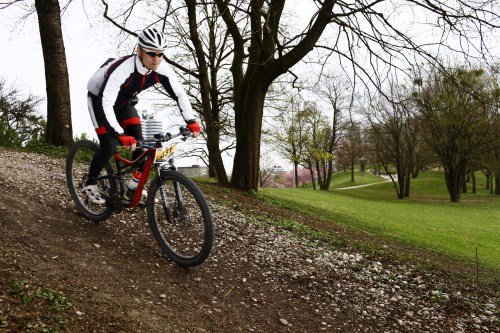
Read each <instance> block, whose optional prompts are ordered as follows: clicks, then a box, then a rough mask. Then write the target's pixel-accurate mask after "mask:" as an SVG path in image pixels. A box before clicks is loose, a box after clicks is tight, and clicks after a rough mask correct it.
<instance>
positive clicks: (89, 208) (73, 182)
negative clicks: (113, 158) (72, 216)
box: [66, 140, 117, 222]
mask: <svg viewBox="0 0 500 333" xmlns="http://www.w3.org/2000/svg"><path fill="white" fill-rule="evenodd" d="M98 150H99V145H98V144H97V143H95V142H92V141H89V140H80V141H76V142H75V143H74V144H73V146H71V148H70V150H69V152H68V156H67V157H66V180H67V183H68V189H69V192H70V193H71V197H72V198H73V201H74V202H75V204H76V207H77V208H78V210H79V211H80V212H81V213H82V214H83V215H84V216H85V217H86V218H88V219H90V220H92V221H94V222H100V221H103V220H106V219H107V218H108V217H109V216H110V215H111V214H112V213H113V208H112V207H111V206H109V205H96V204H94V203H92V202H91V201H90V200H89V198H88V197H87V195H86V194H85V193H84V192H83V185H84V182H85V180H86V179H87V176H88V171H89V165H90V162H91V161H92V157H93V156H94V154H95V153H96V152H97V151H98ZM111 173H113V168H112V166H111V163H109V162H107V163H106V166H105V167H104V169H103V170H102V171H101V174H100V176H103V175H104V174H111ZM97 186H98V188H99V191H101V193H104V194H106V195H111V194H113V193H116V192H117V185H116V182H115V181H114V179H111V178H101V179H100V180H99V181H98V183H97Z"/></svg>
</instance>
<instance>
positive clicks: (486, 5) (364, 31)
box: [123, 0, 500, 190]
mask: <svg viewBox="0 0 500 333" xmlns="http://www.w3.org/2000/svg"><path fill="white" fill-rule="evenodd" d="M138 2H140V1H134V2H133V3H132V5H131V6H132V7H133V6H134V5H135V4H137V3H138ZM172 3H174V2H173V1H169V2H167V4H168V5H169V6H170V5H171V4H172ZM214 3H215V4H216V6H217V9H218V12H219V15H220V16H221V17H222V19H223V21H224V22H225V24H226V26H227V31H228V32H229V34H230V36H231V40H232V45H233V49H232V52H231V57H232V64H231V68H230V71H231V74H232V86H233V94H232V99H233V106H234V112H235V118H234V121H235V132H236V153H235V157H234V165H233V175H232V178H231V184H232V185H233V186H235V187H237V188H240V189H243V190H249V189H253V190H256V189H257V187H258V172H259V155H260V140H261V133H262V120H263V110H264V105H265V98H266V95H267V92H268V89H269V87H270V86H271V84H272V83H273V82H274V81H275V80H276V79H277V78H278V77H280V76H281V75H283V74H285V73H287V72H289V71H290V69H291V68H292V67H293V66H294V65H295V64H297V63H298V62H299V61H301V60H302V59H303V58H304V57H305V56H306V55H308V54H309V53H310V51H311V50H313V49H314V48H317V49H319V50H325V51H326V52H327V55H326V58H332V56H336V57H337V58H336V61H338V63H339V64H340V66H342V67H344V68H347V67H349V71H350V72H351V73H350V74H351V75H352V76H353V80H352V81H353V85H356V84H357V83H359V82H360V83H361V84H363V85H374V86H376V87H380V86H381V82H383V80H384V79H385V75H386V74H387V73H388V72H390V71H391V70H393V69H395V68H396V69H404V68H406V67H407V66H408V64H414V63H415V62H416V61H418V58H419V57H424V58H426V59H432V60H436V53H435V51H436V50H439V51H441V50H442V49H447V50H449V51H450V52H455V53H459V54H462V55H468V54H471V53H473V52H475V53H479V54H480V56H481V55H484V54H486V53H487V52H488V45H487V44H486V42H487V40H488V39H487V38H476V37H482V36H483V35H484V34H486V33H488V31H490V30H491V29H497V28H499V21H500V17H499V14H498V13H499V12H500V10H498V9H499V8H498V7H499V4H498V2H497V1H495V0H485V1H481V2H469V1H465V0H456V1H453V2H449V1H444V0H428V1H416V0H408V1H400V0H360V1H354V2H341V1H336V0H325V1H314V4H315V5H316V7H317V11H316V12H315V13H314V15H312V16H311V18H310V21H309V24H307V26H306V27H305V28H304V29H303V30H302V31H299V32H296V33H295V32H290V30H289V28H290V27H286V26H285V25H284V24H283V23H282V22H281V21H282V17H283V11H284V9H285V4H286V3H287V1H285V0H245V1H241V2H236V3H235V2H231V1H227V0H214ZM129 7H130V6H128V7H127V12H126V13H124V14H123V17H128V16H129V13H130V10H129V9H128V8H129ZM401 8H404V10H407V11H411V10H413V9H415V10H417V11H423V12H424V15H425V16H426V17H425V19H426V20H427V21H428V22H432V20H433V19H435V22H432V23H430V24H428V25H432V26H433V27H434V28H435V29H437V30H436V31H438V32H441V33H442V36H440V37H441V38H437V39H436V40H435V41H428V40H426V41H422V42H420V43H419V42H418V38H413V36H410V32H411V30H409V29H405V28H407V27H405V26H404V24H406V22H404V21H403V20H400V19H399V18H400V17H399V16H398V14H400V13H398V11H400V10H401ZM391 12H392V14H393V15H388V13H389V14H391ZM166 17H167V15H166V14H165V12H163V13H162V14H161V15H158V19H157V21H156V22H151V24H155V23H157V24H166V23H165V22H167V19H166ZM327 27H331V31H329V32H331V33H333V36H330V37H331V38H325V39H324V40H322V39H321V37H322V35H323V33H324V32H325V30H326V29H327ZM329 30H330V29H329ZM406 31H410V32H408V33H407V32H406ZM452 37H456V39H458V43H456V44H454V43H450V44H446V43H445V41H446V40H453V38H452ZM476 41H477V44H474V43H475V42H476ZM454 45H460V47H459V48H455V47H454ZM366 59H368V61H366ZM345 65H348V66H345ZM346 72H347V69H346Z"/></svg>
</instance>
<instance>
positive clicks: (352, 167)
mask: <svg viewBox="0 0 500 333" xmlns="http://www.w3.org/2000/svg"><path fill="white" fill-rule="evenodd" d="M351 182H352V183H354V161H351Z"/></svg>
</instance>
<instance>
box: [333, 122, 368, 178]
mask: <svg viewBox="0 0 500 333" xmlns="http://www.w3.org/2000/svg"><path fill="white" fill-rule="evenodd" d="M363 153H364V142H363V133H362V128H361V124H360V123H358V122H355V121H350V122H349V123H348V124H347V128H346V129H345V133H344V135H343V136H342V137H341V139H340V141H339V147H338V149H337V158H338V161H339V162H340V163H341V164H343V165H345V166H348V167H349V169H350V171H351V182H354V180H355V179H354V169H355V166H356V164H357V163H358V161H359V159H360V158H361V157H363Z"/></svg>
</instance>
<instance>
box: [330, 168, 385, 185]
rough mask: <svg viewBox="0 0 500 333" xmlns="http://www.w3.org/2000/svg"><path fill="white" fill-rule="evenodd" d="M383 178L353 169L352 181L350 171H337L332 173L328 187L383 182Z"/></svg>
mask: <svg viewBox="0 0 500 333" xmlns="http://www.w3.org/2000/svg"><path fill="white" fill-rule="evenodd" d="M384 180H385V179H384V178H382V177H379V176H376V175H374V174H372V173H369V172H359V171H354V182H351V172H350V171H339V172H336V173H334V174H333V175H332V181H331V183H330V188H341V187H350V186H358V185H366V184H373V183H379V182H383V181H384Z"/></svg>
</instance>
